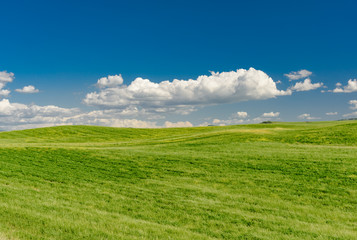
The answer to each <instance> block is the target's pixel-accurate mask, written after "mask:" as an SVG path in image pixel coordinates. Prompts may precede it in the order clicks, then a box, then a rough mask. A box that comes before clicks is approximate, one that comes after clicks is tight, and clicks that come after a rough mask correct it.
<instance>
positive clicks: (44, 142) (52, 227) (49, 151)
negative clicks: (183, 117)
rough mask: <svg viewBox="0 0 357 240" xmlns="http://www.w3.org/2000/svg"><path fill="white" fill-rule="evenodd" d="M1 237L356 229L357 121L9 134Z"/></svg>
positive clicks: (266, 234)
mask: <svg viewBox="0 0 357 240" xmlns="http://www.w3.org/2000/svg"><path fill="white" fill-rule="evenodd" d="M0 144H1V148H0V239H2V238H4V239H355V236H356V235H357V230H356V229H357V217H356V216H357V185H356V183H357V162H356V159H357V122H353V121H346V122H320V123H273V124H257V125H242V126H228V127H203V128H184V129H118V128H103V127H89V126H63V127H54V128H43V129H34V130H25V131H13V132H4V133H1V134H0Z"/></svg>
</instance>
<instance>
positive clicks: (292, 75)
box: [284, 69, 312, 81]
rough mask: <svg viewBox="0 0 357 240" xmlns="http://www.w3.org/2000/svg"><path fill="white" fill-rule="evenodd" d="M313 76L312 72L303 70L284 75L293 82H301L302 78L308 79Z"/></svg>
mask: <svg viewBox="0 0 357 240" xmlns="http://www.w3.org/2000/svg"><path fill="white" fill-rule="evenodd" d="M311 74H312V72H310V71H308V70H305V69H302V70H300V71H297V72H290V73H287V74H284V76H286V77H287V78H289V81H292V80H299V79H301V78H306V77H308V76H310V75H311Z"/></svg>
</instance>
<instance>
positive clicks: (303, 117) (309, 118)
mask: <svg viewBox="0 0 357 240" xmlns="http://www.w3.org/2000/svg"><path fill="white" fill-rule="evenodd" d="M298 118H300V119H304V120H314V119H319V118H318V117H312V116H311V114H310V113H303V114H301V115H299V116H298Z"/></svg>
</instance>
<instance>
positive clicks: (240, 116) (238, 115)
mask: <svg viewBox="0 0 357 240" xmlns="http://www.w3.org/2000/svg"><path fill="white" fill-rule="evenodd" d="M237 117H238V118H246V117H248V113H247V112H237Z"/></svg>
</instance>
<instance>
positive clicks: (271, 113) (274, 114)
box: [262, 112, 280, 118]
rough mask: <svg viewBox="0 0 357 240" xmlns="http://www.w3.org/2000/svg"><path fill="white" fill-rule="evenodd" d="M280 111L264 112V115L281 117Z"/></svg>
mask: <svg viewBox="0 0 357 240" xmlns="http://www.w3.org/2000/svg"><path fill="white" fill-rule="evenodd" d="M279 115H280V112H269V113H263V115H262V117H269V118H270V117H279Z"/></svg>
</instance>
